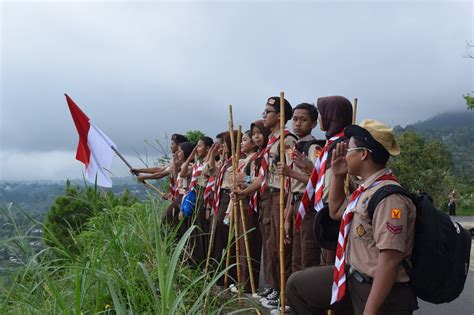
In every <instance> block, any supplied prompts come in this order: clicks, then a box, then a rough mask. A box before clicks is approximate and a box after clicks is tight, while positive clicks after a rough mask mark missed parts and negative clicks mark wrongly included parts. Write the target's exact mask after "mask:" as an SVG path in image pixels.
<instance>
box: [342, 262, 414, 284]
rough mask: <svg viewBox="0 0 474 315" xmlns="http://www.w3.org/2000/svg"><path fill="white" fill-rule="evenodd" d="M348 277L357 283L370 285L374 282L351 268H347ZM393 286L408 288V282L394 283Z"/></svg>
mask: <svg viewBox="0 0 474 315" xmlns="http://www.w3.org/2000/svg"><path fill="white" fill-rule="evenodd" d="M349 277H353V278H354V279H355V280H356V281H357V282H359V283H367V284H372V283H373V282H374V278H372V277H370V276H368V275H366V274H365V273H362V272H360V271H358V270H357V269H355V268H353V267H352V266H351V267H349ZM393 285H396V286H409V285H410V282H395V283H394V284H393Z"/></svg>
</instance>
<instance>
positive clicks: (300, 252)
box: [291, 194, 321, 273]
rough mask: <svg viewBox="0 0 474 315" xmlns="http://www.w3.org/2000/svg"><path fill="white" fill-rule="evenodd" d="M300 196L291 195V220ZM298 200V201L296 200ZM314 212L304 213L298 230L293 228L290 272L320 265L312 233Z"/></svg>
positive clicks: (298, 204)
mask: <svg viewBox="0 0 474 315" xmlns="http://www.w3.org/2000/svg"><path fill="white" fill-rule="evenodd" d="M301 195H302V194H293V200H294V201H292V205H293V219H294V218H295V217H296V214H297V213H298V208H299V206H300V203H301ZM297 199H298V200H297ZM315 216H316V211H310V212H308V213H306V215H305V216H304V218H303V221H302V222H301V226H300V230H299V231H297V230H296V228H295V227H294V226H293V240H292V242H293V252H292V256H293V257H292V266H291V270H292V272H293V273H294V272H297V271H300V270H302V269H306V268H308V267H313V266H319V265H320V263H321V248H320V247H319V246H318V244H317V243H316V240H315V238H314V233H313V222H314V218H315Z"/></svg>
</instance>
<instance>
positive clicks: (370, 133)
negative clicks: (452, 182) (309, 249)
mask: <svg viewBox="0 0 474 315" xmlns="http://www.w3.org/2000/svg"><path fill="white" fill-rule="evenodd" d="M345 135H346V136H347V137H349V138H350V141H349V144H348V145H347V144H345V143H339V144H337V147H336V149H335V151H334V152H333V160H332V170H333V174H334V178H333V180H332V182H331V187H330V193H329V207H330V214H331V217H332V218H333V219H336V220H338V219H341V218H343V220H342V223H341V225H342V227H341V231H344V227H346V228H347V227H349V230H348V235H347V237H344V236H343V234H341V235H340V237H339V238H340V241H339V243H341V242H342V244H346V249H345V251H342V250H341V256H340V260H341V262H342V263H341V264H340V265H339V266H338V265H337V264H336V266H335V267H329V266H327V267H326V266H325V267H319V268H318V267H316V268H309V269H307V270H304V271H300V272H298V273H295V274H294V275H293V276H292V277H291V278H290V279H289V281H288V284H287V289H288V299H289V302H290V304H291V306H292V307H293V308H294V309H295V310H296V312H297V314H324V310H325V309H327V308H332V309H336V310H337V311H339V313H340V314H349V313H351V305H350V304H351V303H350V302H352V305H353V311H354V313H355V314H366V315H370V314H412V312H413V310H415V309H416V308H417V301H416V296H415V295H414V293H413V291H412V289H411V288H410V286H409V285H408V281H409V279H408V275H407V273H406V271H405V269H404V268H403V267H402V265H401V263H402V261H403V260H404V259H409V257H410V256H411V252H412V249H413V239H414V228H415V217H416V208H415V205H414V204H413V202H412V201H411V200H410V199H408V198H407V197H405V196H401V195H390V196H388V197H387V198H385V199H384V200H383V201H382V202H380V203H379V205H378V206H377V208H376V210H375V214H374V217H373V220H372V222H370V219H369V217H368V213H367V205H368V202H369V200H370V198H371V196H372V195H373V194H374V193H375V192H376V191H377V190H378V189H379V188H380V187H382V186H384V185H388V184H398V182H397V180H396V177H394V175H393V174H391V171H390V170H389V169H387V168H386V163H387V161H388V159H389V157H390V155H398V154H399V153H400V148H399V146H398V144H397V143H396V141H395V139H394V134H393V129H392V128H389V127H388V126H386V125H384V124H382V123H380V122H378V121H375V120H364V121H362V123H361V125H360V126H356V125H352V126H350V127H348V128H346V130H345ZM347 173H349V174H352V175H355V176H359V177H361V178H362V181H363V182H362V185H361V186H359V188H358V189H357V190H356V192H354V194H353V195H352V197H351V199H350V200H347V199H346V196H345V193H344V178H345V177H346V174H347ZM343 215H344V216H343ZM341 233H342V232H341ZM341 249H343V247H341ZM343 253H345V256H342V254H343ZM338 258H339V253H338ZM341 268H345V276H347V283H346V281H345V279H346V278H345V277H343V276H344V274H339V275H338V273H337V271H338V270H342V269H341ZM308 279H309V280H308ZM336 280H337V281H338V284H336V283H335V281H336ZM344 286H345V287H346V289H345V292H344V290H343V288H344ZM331 287H332V292H331ZM344 293H345V294H344ZM331 295H332V297H331ZM331 299H332V301H333V302H334V301H336V300H339V302H336V303H334V304H332V305H331V306H330V301H331Z"/></svg>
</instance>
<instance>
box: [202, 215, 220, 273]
mask: <svg viewBox="0 0 474 315" xmlns="http://www.w3.org/2000/svg"><path fill="white" fill-rule="evenodd" d="M212 211H213V210H212V209H211V213H212ZM216 224H217V214H215V213H214V214H213V216H212V221H211V237H210V239H209V246H208V248H207V259H206V267H204V273H207V271H208V269H209V262H210V260H211V254H212V247H213V245H214V238H215V235H216Z"/></svg>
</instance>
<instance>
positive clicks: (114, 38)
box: [0, 1, 474, 155]
mask: <svg viewBox="0 0 474 315" xmlns="http://www.w3.org/2000/svg"><path fill="white" fill-rule="evenodd" d="M1 27H2V30H1V40H2V50H1V54H2V56H1V111H0V120H1V121H0V142H1V143H0V151H3V152H4V153H3V154H5V152H6V151H8V152H23V153H25V154H26V153H28V152H31V154H37V153H36V152H42V154H43V153H44V154H46V153H47V152H53V151H54V152H59V151H62V152H64V151H71V152H72V151H74V150H75V148H76V145H77V134H76V130H75V128H74V125H73V123H72V120H71V117H70V114H69V112H68V109H67V106H66V102H65V99H64V95H63V94H64V93H68V94H69V95H70V96H71V97H72V98H73V99H74V100H75V101H76V102H77V104H78V105H79V106H80V107H81V108H82V109H83V110H84V111H85V112H86V113H87V115H88V116H89V117H90V118H91V119H92V120H93V121H94V123H95V124H96V125H97V126H99V127H100V128H101V129H102V130H103V131H104V132H105V133H106V134H107V135H109V136H110V137H111V138H112V139H113V140H114V142H115V143H117V145H118V146H119V148H121V150H123V152H125V153H127V154H129V155H133V154H134V150H133V148H137V147H139V148H140V147H141V146H142V145H143V140H145V139H147V140H153V139H155V138H159V139H161V140H163V135H164V133H165V132H168V133H173V132H180V133H183V132H185V131H187V130H190V129H200V130H203V131H205V132H206V133H208V134H209V135H211V136H213V135H215V134H217V133H218V132H219V131H222V130H225V129H227V120H228V117H227V105H228V104H233V105H234V111H235V120H236V124H242V125H243V128H244V129H247V128H248V125H249V123H250V122H251V121H254V120H256V119H258V118H259V117H260V113H261V111H262V107H263V104H264V102H265V100H266V98H267V97H268V96H271V95H275V94H278V93H279V92H280V91H281V90H284V91H285V92H286V95H287V98H288V99H289V100H290V101H291V103H292V104H293V105H296V104H298V103H300V102H315V101H316V98H317V97H320V96H326V95H333V94H338V95H345V96H347V97H348V98H349V99H351V100H352V99H353V98H354V97H358V98H359V114H358V117H359V118H360V119H362V118H366V117H371V118H377V119H379V120H382V121H385V122H387V123H389V124H402V125H404V124H407V123H412V122H415V121H417V120H422V119H426V118H428V117H430V116H433V115H435V114H436V113H439V112H442V111H446V110H450V109H455V108H459V109H463V108H464V103H463V99H462V94H463V93H466V92H469V91H471V90H473V89H474V87H473V84H472V79H473V78H472V73H473V70H474V69H473V61H472V60H470V59H466V58H462V55H463V53H464V50H465V41H466V40H469V39H471V37H472V3H471V2H468V1H466V2H459V1H456V2H451V1H437V2H432V1H431V2H425V1H410V2H407V1H399V2H391V1H383V2H374V1H369V2H354V1H347V2H339V1H338V2H328V1H317V2H287V1H282V2H277V3H273V2H272V3H269V2H266V1H263V2H249V1H247V2H219V3H217V2H198V1H195V2H188V1H186V2H177V3H171V2H138V3H133V2H113V3H111V2H109V1H101V2H87V3H80V2H62V1H41V2H37V3H35V2H27V3H26V2H19V3H17V2H6V3H3V4H2V7H1ZM360 119H359V120H360ZM28 154H29V153H28Z"/></svg>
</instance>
